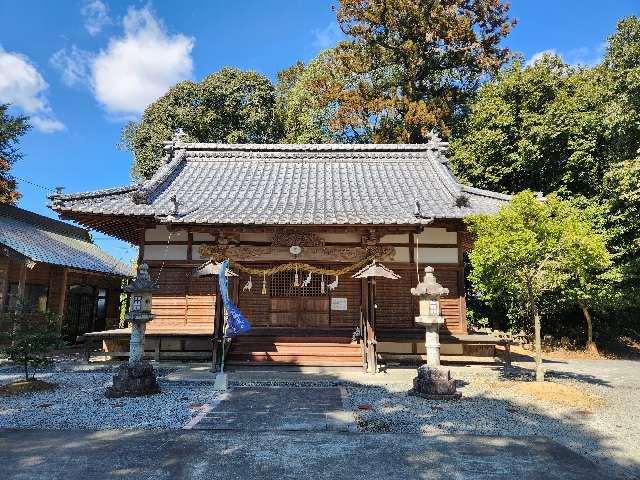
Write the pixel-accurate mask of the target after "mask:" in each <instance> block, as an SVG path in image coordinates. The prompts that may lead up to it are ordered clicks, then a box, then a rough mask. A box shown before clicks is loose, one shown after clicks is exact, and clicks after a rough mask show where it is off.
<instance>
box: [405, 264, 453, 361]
mask: <svg viewBox="0 0 640 480" xmlns="http://www.w3.org/2000/svg"><path fill="white" fill-rule="evenodd" d="M448 293H449V289H448V288H444V287H443V286H442V285H440V284H439V283H438V282H437V281H436V277H435V275H434V274H433V267H426V268H425V269H424V277H423V279H422V282H420V283H418V285H417V286H416V288H412V289H411V294H412V295H415V296H417V297H418V298H419V304H420V315H419V316H417V317H415V320H416V323H417V324H418V325H422V326H423V327H425V328H426V335H425V346H426V349H427V365H429V366H433V367H437V366H438V365H440V326H441V325H442V324H443V323H444V317H443V316H442V315H441V312H440V297H441V296H443V295H447V294H448Z"/></svg>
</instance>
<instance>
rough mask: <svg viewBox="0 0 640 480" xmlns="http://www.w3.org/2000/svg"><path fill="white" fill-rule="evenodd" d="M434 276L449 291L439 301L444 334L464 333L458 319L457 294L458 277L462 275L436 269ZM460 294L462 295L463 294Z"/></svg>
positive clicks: (456, 272)
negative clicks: (443, 322)
mask: <svg viewBox="0 0 640 480" xmlns="http://www.w3.org/2000/svg"><path fill="white" fill-rule="evenodd" d="M435 274H436V278H437V279H438V282H439V283H440V284H441V285H442V286H443V287H445V288H448V289H449V294H448V295H446V296H444V297H443V298H442V299H441V300H440V308H441V310H442V316H443V317H444V319H445V324H444V326H443V327H442V330H443V331H444V332H446V333H466V332H465V331H464V327H463V322H462V319H461V317H460V315H461V309H460V292H458V285H459V282H458V276H459V275H462V272H461V271H460V270H458V269H452V268H447V269H445V268H438V267H436V269H435ZM462 294H463V295H464V292H462Z"/></svg>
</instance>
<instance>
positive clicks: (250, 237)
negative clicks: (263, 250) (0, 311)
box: [239, 233, 273, 243]
mask: <svg viewBox="0 0 640 480" xmlns="http://www.w3.org/2000/svg"><path fill="white" fill-rule="evenodd" d="M239 237H240V241H241V242H267V243H271V240H272V239H273V234H272V233H241V234H240V235H239Z"/></svg>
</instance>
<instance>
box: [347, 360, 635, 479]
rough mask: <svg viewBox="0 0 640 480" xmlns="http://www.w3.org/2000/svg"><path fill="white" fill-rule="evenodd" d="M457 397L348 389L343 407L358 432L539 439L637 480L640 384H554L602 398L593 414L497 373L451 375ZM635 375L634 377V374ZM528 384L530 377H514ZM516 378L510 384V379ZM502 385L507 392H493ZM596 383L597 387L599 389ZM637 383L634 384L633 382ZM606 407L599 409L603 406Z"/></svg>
mask: <svg viewBox="0 0 640 480" xmlns="http://www.w3.org/2000/svg"><path fill="white" fill-rule="evenodd" d="M453 375H454V377H455V378H456V379H458V380H459V384H460V385H461V387H460V389H459V390H460V391H461V392H462V395H463V398H462V399H461V400H458V401H430V400H425V399H423V398H420V397H415V396H410V395H408V394H407V391H408V390H409V389H410V387H411V385H410V383H409V382H404V383H389V384H382V385H378V386H367V387H364V386H356V385H350V386H348V387H347V399H346V403H347V405H346V407H347V408H349V409H351V410H353V411H354V412H355V416H356V421H357V423H358V428H359V429H360V431H365V432H395V433H404V432H407V433H424V434H427V435H438V434H465V433H466V434H476V435H510V436H521V435H543V436H545V437H548V438H551V439H553V440H556V441H557V442H559V443H562V444H563V445H565V446H567V447H569V448H571V449H572V450H574V451H575V452H578V453H580V454H582V455H585V456H586V457H588V458H590V459H592V460H593V461H595V462H596V463H598V464H600V465H602V466H603V468H605V469H606V470H607V471H609V472H610V473H611V474H612V478H613V475H616V476H620V477H623V478H635V479H638V478H640V401H639V400H640V398H639V390H638V387H639V385H627V386H621V385H615V386H611V385H610V384H608V383H607V382H602V383H600V382H595V383H594V382H592V383H588V382H585V381H581V380H579V379H577V378H572V376H570V375H566V374H558V375H554V374H549V375H548V378H549V379H550V380H552V381H555V382H558V383H561V384H563V385H568V386H572V387H576V388H578V389H579V390H582V391H583V392H585V393H586V394H587V395H590V396H594V397H600V398H601V399H602V400H603V401H604V402H595V405H594V406H593V408H590V409H584V406H581V407H580V408H581V409H576V408H572V407H567V406H563V405H560V404H558V403H557V402H553V401H540V400H534V399H533V398H532V397H531V396H529V395H527V394H525V393H524V392H521V391H518V390H517V389H513V388H508V387H507V385H508V383H510V382H504V380H505V379H504V378H501V377H500V374H499V373H498V372H495V371H492V370H488V369H487V370H484V371H476V372H469V371H455V372H454V373H453ZM639 376H640V373H639ZM515 378H516V379H519V380H528V379H530V378H531V376H530V374H529V373H528V372H524V371H523V372H521V374H520V375H516V376H515ZM513 379H514V378H512V380H513ZM501 383H502V384H504V385H505V388H502V387H501V386H497V385H500V384H501ZM599 383H600V384H599ZM638 383H639V384H640V378H638ZM602 403H604V406H602Z"/></svg>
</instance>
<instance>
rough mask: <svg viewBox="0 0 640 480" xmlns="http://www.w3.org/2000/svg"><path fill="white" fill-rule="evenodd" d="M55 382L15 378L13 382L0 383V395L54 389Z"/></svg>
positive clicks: (56, 385)
mask: <svg viewBox="0 0 640 480" xmlns="http://www.w3.org/2000/svg"><path fill="white" fill-rule="evenodd" d="M58 387H59V385H58V384H57V383H50V382H45V381H44V380H38V379H29V380H24V379H21V380H16V381H15V382H11V383H7V384H6V385H0V395H23V394H26V393H32V392H42V391H45V390H55V389H56V388H58Z"/></svg>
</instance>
